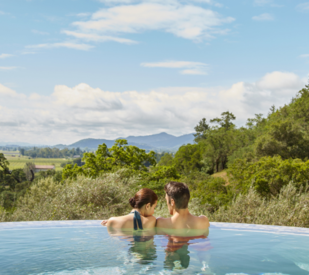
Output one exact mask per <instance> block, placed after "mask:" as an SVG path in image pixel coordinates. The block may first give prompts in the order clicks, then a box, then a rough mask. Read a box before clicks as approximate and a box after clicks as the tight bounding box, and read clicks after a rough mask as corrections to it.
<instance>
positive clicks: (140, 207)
mask: <svg viewBox="0 0 309 275" xmlns="http://www.w3.org/2000/svg"><path fill="white" fill-rule="evenodd" d="M129 202H130V205H131V206H132V208H133V210H132V211H131V212H130V213H129V214H128V215H125V216H121V217H113V218H110V219H108V220H104V221H102V222H101V224H102V225H103V226H107V227H111V228H114V229H129V228H132V229H133V228H134V230H138V229H151V228H154V227H155V225H156V218H155V217H154V216H152V215H153V213H154V210H155V208H156V206H157V202H158V196H157V195H156V193H155V192H153V191H152V190H151V189H148V188H143V189H141V190H139V191H138V192H137V193H136V194H135V196H134V197H133V198H131V199H130V200H129Z"/></svg>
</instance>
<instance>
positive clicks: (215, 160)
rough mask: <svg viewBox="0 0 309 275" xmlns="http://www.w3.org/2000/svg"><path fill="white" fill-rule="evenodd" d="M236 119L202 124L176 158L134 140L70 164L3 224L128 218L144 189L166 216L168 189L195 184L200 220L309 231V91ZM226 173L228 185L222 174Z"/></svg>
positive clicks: (31, 194) (42, 183)
mask: <svg viewBox="0 0 309 275" xmlns="http://www.w3.org/2000/svg"><path fill="white" fill-rule="evenodd" d="M235 120H236V117H235V116H234V114H232V113H231V112H229V111H226V112H223V113H222V114H221V116H220V117H216V118H212V119H210V120H207V119H205V118H204V119H202V120H201V121H200V122H199V123H198V125H197V126H196V127H195V131H196V133H195V144H187V145H184V146H182V147H180V148H179V150H178V151H177V152H176V153H175V155H172V154H169V153H165V154H164V155H158V154H156V153H155V152H152V151H151V152H148V153H147V152H146V151H145V150H142V149H140V148H138V147H135V146H129V145H128V144H127V142H126V140H118V141H116V143H115V144H114V146H112V147H111V148H107V146H106V145H105V144H102V145H100V146H99V147H98V149H97V151H96V152H88V153H84V155H83V162H84V165H82V166H80V165H78V164H77V163H76V164H68V165H66V166H65V167H64V169H63V171H62V174H61V179H60V177H59V176H58V177H57V178H55V177H54V178H49V179H46V180H41V181H39V182H38V183H36V184H33V183H32V184H31V186H30V188H29V191H28V192H27V193H26V194H25V195H24V196H23V197H20V198H19V199H18V201H17V203H16V211H13V212H12V213H11V214H8V212H7V210H3V212H2V220H23V219H29V220H35V219H42V220H43V219H64V218H65V219H86V218H95V219H97V218H106V217H107V216H108V215H109V214H112V215H115V214H123V213H125V212H126V211H128V209H127V207H128V206H126V205H127V203H126V202H127V199H126V197H125V196H124V195H123V194H131V193H134V192H135V191H136V190H138V189H140V188H141V187H148V188H151V189H153V190H155V191H156V192H157V194H158V195H159V197H160V203H159V209H160V208H161V210H162V209H163V208H162V207H164V190H163V187H164V185H165V184H166V182H168V181H170V180H176V181H182V182H185V183H187V184H188V185H189V187H190V190H191V194H192V207H193V209H194V211H195V213H198V212H199V213H204V214H207V215H208V216H209V217H210V218H211V219H212V220H213V221H214V220H217V221H229V222H233V221H234V222H255V223H265V224H280V225H292V226H293V225H294V226H305V227H309V215H308V214H309V210H308V209H309V208H308V207H307V205H309V204H308V203H309V193H308V178H309V160H308V158H309V85H307V86H306V87H305V88H304V89H302V90H301V91H299V92H298V93H297V95H296V96H295V98H293V99H292V100H291V102H290V104H288V105H285V106H283V107H281V108H278V109H276V108H275V107H274V106H272V107H271V108H270V111H269V113H268V115H267V116H266V117H263V116H262V115H261V114H257V115H255V117H254V118H250V119H248V121H247V123H246V125H245V126H243V127H236V125H235ZM222 170H224V171H225V172H226V173H227V177H226V178H221V177H217V176H216V175H214V174H215V173H217V172H220V171H222ZM92 185H93V186H92ZM48 186H51V188H49V187H48ZM104 190H105V191H104ZM101 192H107V193H108V194H109V195H108V196H110V197H108V199H106V198H103V197H102V196H101ZM117 193H119V194H121V198H119V197H118V195H117ZM38 194H39V195H38ZM47 198H48V199H47ZM66 200H67V201H66ZM123 201H124V202H123ZM60 202H61V203H60ZM62 202H63V203H62ZM60 204H61V207H60V206H59V205H60ZM38 205H39V206H38ZM59 207H60V208H59ZM283 209H284V210H283ZM262 213H264V214H265V215H263V214H262ZM286 213H288V214H289V218H287V217H285V216H284V215H285V214H286ZM161 214H162V212H161ZM102 215H104V216H102Z"/></svg>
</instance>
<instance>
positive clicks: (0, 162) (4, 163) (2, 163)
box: [0, 153, 10, 173]
mask: <svg viewBox="0 0 309 275" xmlns="http://www.w3.org/2000/svg"><path fill="white" fill-rule="evenodd" d="M9 165H10V163H9V162H8V160H7V159H6V157H5V156H4V154H3V153H0V167H1V168H2V169H3V171H4V172H5V173H9Z"/></svg>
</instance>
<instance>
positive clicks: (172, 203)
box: [170, 198, 175, 206]
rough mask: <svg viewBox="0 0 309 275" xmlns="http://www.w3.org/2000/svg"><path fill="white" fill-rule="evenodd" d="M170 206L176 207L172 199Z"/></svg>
mask: <svg viewBox="0 0 309 275" xmlns="http://www.w3.org/2000/svg"><path fill="white" fill-rule="evenodd" d="M170 202H171V203H170V204H171V206H175V201H174V200H173V199H172V198H171V200H170Z"/></svg>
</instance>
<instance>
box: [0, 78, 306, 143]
mask: <svg viewBox="0 0 309 275" xmlns="http://www.w3.org/2000/svg"><path fill="white" fill-rule="evenodd" d="M304 85H305V82H303V81H302V80H301V79H300V78H299V77H298V76H297V75H295V74H293V73H284V72H272V73H269V74H266V75H265V76H263V77H262V78H261V79H259V80H257V81H256V82H252V83H246V82H238V83H235V84H233V85H231V87H209V88H205V87H168V88H160V89H154V90H150V91H147V92H138V91H125V92H111V91H105V90H102V89H99V88H92V87H91V86H89V85H88V84H85V83H81V84H79V85H77V86H75V87H68V86H65V85H57V86H55V89H54V92H53V93H52V94H51V95H49V96H40V95H37V94H32V95H30V96H25V95H23V94H21V93H17V92H16V91H13V90H11V89H9V88H7V87H5V86H3V85H0V102H5V103H6V104H5V106H4V105H3V104H2V105H1V106H2V108H1V109H0V127H1V139H2V140H11V141H18V140H17V139H18V138H19V137H20V136H23V140H24V141H25V142H29V141H30V142H32V143H34V142H39V141H40V143H45V144H56V143H66V144H70V143H73V142H75V141H77V140H79V139H82V138H110V139H112V138H116V137H120V136H128V135H145V134H153V133H158V132H162V131H166V132H168V133H171V134H175V135H180V134H185V133H192V132H193V131H194V129H193V128H194V126H195V125H196V124H197V123H198V121H199V120H200V119H201V118H203V117H206V118H207V119H211V118H214V117H217V116H220V114H221V113H222V112H223V111H226V110H229V111H231V112H233V113H234V114H235V115H236V117H237V123H238V125H243V124H244V123H245V121H246V120H247V118H248V117H253V116H254V114H255V113H264V114H267V113H268V110H269V108H270V106H271V105H273V104H275V106H276V107H279V106H283V105H284V104H286V103H289V102H290V100H291V98H292V97H293V96H295V94H296V93H297V91H298V90H300V89H301V88H303V87H304Z"/></svg>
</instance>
